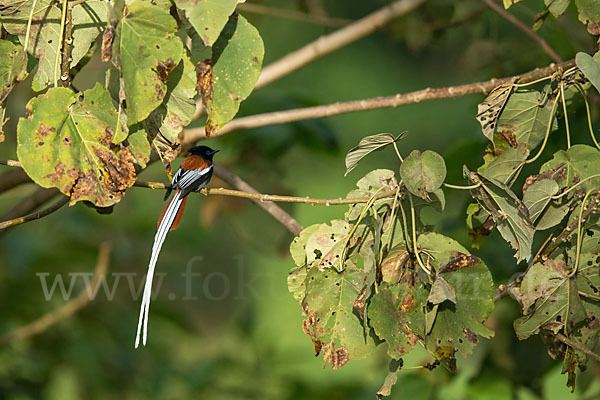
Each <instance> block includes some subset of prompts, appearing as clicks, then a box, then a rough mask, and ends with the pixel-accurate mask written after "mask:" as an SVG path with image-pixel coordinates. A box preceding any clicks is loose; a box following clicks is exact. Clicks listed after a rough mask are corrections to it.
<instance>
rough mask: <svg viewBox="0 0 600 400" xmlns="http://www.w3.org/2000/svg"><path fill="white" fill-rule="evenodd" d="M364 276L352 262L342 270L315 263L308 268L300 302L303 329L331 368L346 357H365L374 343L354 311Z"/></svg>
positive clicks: (335, 366) (338, 364)
mask: <svg viewBox="0 0 600 400" xmlns="http://www.w3.org/2000/svg"><path fill="white" fill-rule="evenodd" d="M366 279H367V275H366V273H365V272H364V271H361V270H360V269H358V268H356V267H354V266H348V267H347V268H346V269H345V270H344V271H343V272H337V271H335V270H333V269H329V268H328V269H324V270H321V269H320V268H315V267H313V268H311V269H310V271H308V275H307V277H306V296H305V298H304V301H303V303H302V304H303V307H304V311H305V312H306V315H307V318H306V320H305V321H304V332H305V333H307V334H308V335H309V336H310V337H311V339H312V341H313V344H314V345H315V350H317V354H318V351H319V350H320V349H321V348H322V349H323V358H324V360H325V361H326V362H329V363H331V365H332V367H333V368H334V369H337V368H340V367H342V366H343V365H345V364H346V362H347V361H348V360H357V359H361V358H364V357H366V356H367V354H369V352H370V351H371V349H372V348H373V347H374V342H373V339H372V338H371V337H370V336H365V335H364V329H363V326H362V323H361V320H360V319H359V317H358V316H357V315H356V314H355V312H354V303H355V301H356V300H357V299H358V298H359V296H360V295H361V292H362V289H363V287H364V285H365V281H366ZM335 345H338V346H339V347H338V348H337V349H336V348H335Z"/></svg>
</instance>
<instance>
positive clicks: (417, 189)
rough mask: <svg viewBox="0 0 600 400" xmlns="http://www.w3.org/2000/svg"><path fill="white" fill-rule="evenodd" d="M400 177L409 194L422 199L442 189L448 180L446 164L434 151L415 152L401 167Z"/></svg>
mask: <svg viewBox="0 0 600 400" xmlns="http://www.w3.org/2000/svg"><path fill="white" fill-rule="evenodd" d="M400 177H401V178H402V182H403V183H404V185H406V188H407V189H408V191H409V192H411V193H412V194H414V195H415V196H419V197H421V198H422V199H426V200H428V199H429V196H428V193H431V192H434V191H436V190H437V189H439V188H440V186H441V185H442V183H444V179H446V164H445V163H444V159H443V158H442V156H440V155H439V154H437V153H436V152H434V151H431V150H426V151H424V152H423V153H421V152H420V151H419V150H413V151H412V152H411V153H410V154H409V155H408V157H406V159H404V161H403V162H402V165H400Z"/></svg>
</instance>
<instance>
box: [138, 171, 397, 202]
mask: <svg viewBox="0 0 600 400" xmlns="http://www.w3.org/2000/svg"><path fill="white" fill-rule="evenodd" d="M224 169H225V168H223V167H221V166H218V165H215V172H216V173H217V175H218V176H219V177H220V178H223V177H222V176H220V172H218V171H219V170H221V172H223V171H222V170H224ZM228 173H230V174H231V172H229V171H228ZM238 179H239V177H238ZM224 180H225V181H226V182H227V183H229V184H231V183H230V182H229V181H228V180H227V179H224ZM240 180H241V179H240ZM133 186H137V187H145V188H150V189H166V187H167V185H166V184H164V183H161V182H145V181H137V182H136V183H135V184H134V185H133ZM232 186H234V185H232ZM238 186H239V185H236V187H238ZM201 193H202V194H205V195H220V196H231V197H242V198H245V199H251V200H258V201H260V202H268V201H271V202H278V203H303V204H311V205H324V206H335V205H348V204H359V203H368V202H369V199H370V197H359V198H341V197H339V198H337V199H314V198H312V197H308V196H305V197H300V196H283V195H279V194H261V193H258V192H256V191H247V190H232V189H225V188H204V189H202V191H201ZM395 193H396V190H386V191H384V192H382V193H381V194H379V195H377V196H375V200H379V199H383V198H386V197H392V196H393V195H394V194H395Z"/></svg>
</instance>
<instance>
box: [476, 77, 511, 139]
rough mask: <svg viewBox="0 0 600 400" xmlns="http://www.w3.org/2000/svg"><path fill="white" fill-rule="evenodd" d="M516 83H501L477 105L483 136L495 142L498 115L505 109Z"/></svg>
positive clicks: (477, 116)
mask: <svg viewBox="0 0 600 400" xmlns="http://www.w3.org/2000/svg"><path fill="white" fill-rule="evenodd" d="M513 87H514V85H513V84H512V83H510V84H506V85H500V86H497V87H496V88H494V90H492V91H491V92H490V94H489V95H488V97H486V98H485V100H484V101H483V102H482V103H481V104H479V105H478V106H477V115H476V116H475V118H476V119H477V121H478V122H479V124H481V130H482V131H483V136H485V137H486V138H488V139H489V141H490V142H492V143H494V133H495V132H496V124H497V122H498V117H499V116H500V113H501V112H502V110H503V109H504V106H505V105H506V102H507V101H508V98H509V97H510V94H511V93H512V90H513Z"/></svg>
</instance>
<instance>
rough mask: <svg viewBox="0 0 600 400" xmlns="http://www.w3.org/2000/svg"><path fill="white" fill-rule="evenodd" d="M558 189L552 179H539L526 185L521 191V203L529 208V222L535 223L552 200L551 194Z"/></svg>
mask: <svg viewBox="0 0 600 400" xmlns="http://www.w3.org/2000/svg"><path fill="white" fill-rule="evenodd" d="M558 190H559V187H558V184H557V183H556V181H554V180H552V179H541V180H539V181H537V182H535V183H533V184H532V185H530V186H527V188H526V190H524V191H523V203H524V204H525V207H527V209H528V210H529V218H530V219H531V222H534V223H535V222H536V221H537V219H538V217H539V216H540V215H541V214H542V212H543V211H544V210H545V208H546V206H547V205H548V204H549V203H550V201H551V200H552V196H554V195H555V194H556V193H558ZM561 220H562V218H561ZM558 222H560V221H558ZM558 222H557V223H558Z"/></svg>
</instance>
